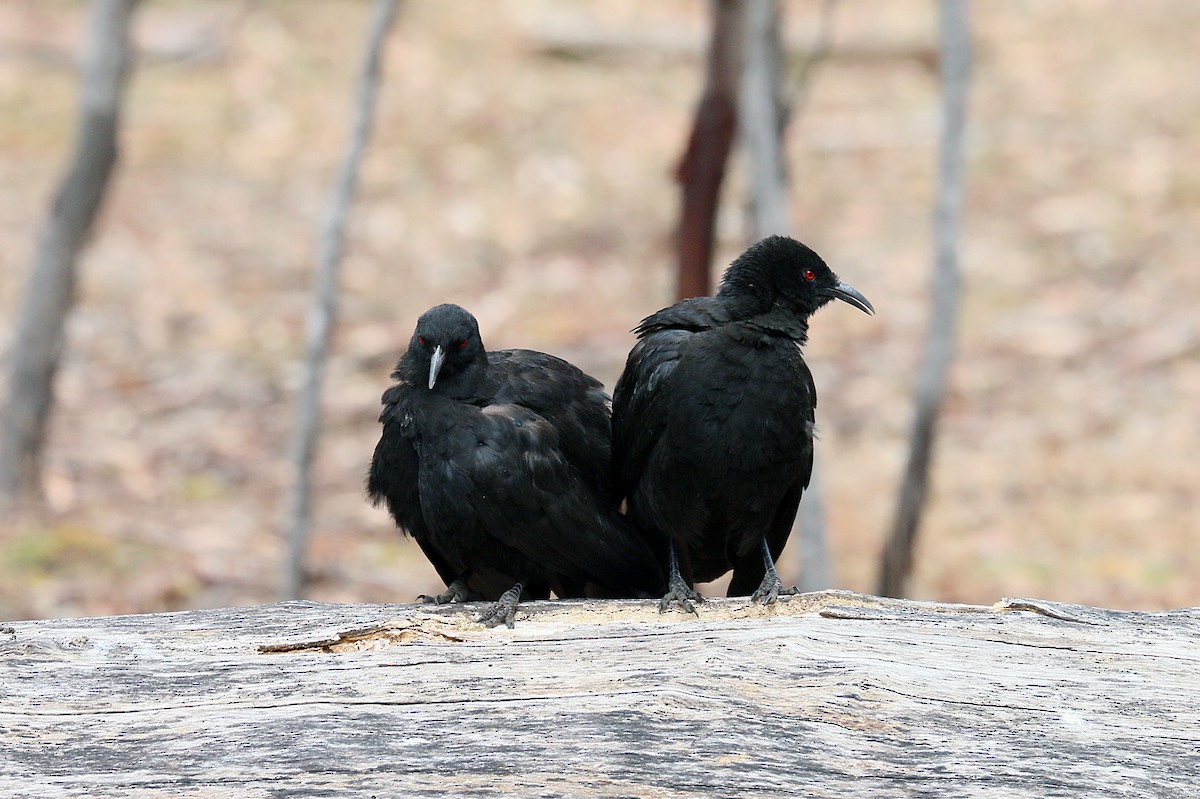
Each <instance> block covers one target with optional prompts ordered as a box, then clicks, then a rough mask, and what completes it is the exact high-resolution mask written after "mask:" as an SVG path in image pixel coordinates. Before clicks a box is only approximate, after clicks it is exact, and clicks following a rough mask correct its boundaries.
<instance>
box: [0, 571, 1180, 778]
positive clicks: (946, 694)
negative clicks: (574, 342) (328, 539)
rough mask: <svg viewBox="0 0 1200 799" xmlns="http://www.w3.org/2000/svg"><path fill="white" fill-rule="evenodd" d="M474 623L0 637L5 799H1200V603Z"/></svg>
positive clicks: (1032, 603) (377, 608) (612, 608)
mask: <svg viewBox="0 0 1200 799" xmlns="http://www.w3.org/2000/svg"><path fill="white" fill-rule="evenodd" d="M476 615H478V606H465V607H460V606H454V607H431V606H420V605H326V604H317V603H309V602H285V603H282V604H277V605H267V606H260V607H249V608H230V609H224V610H201V611H189V612H183V613H159V614H150V615H141V616H117V617H107V618H87V619H55V620H44V621H22V622H10V623H7V624H4V625H0V741H2V749H0V796H5V797H50V796H53V797H60V796H88V797H101V796H102V797H150V796H172V797H226V796H236V797H285V796H286V797H317V796H322V797H324V796H338V797H349V796H388V797H393V796H431V797H432V796H439V797H442V796H445V797H469V796H505V797H533V796H538V797H549V796H571V797H576V796H578V797H629V796H639V797H640V796H653V797H701V796H703V797H708V796H714V797H716V796H720V797H732V796H737V797H742V796H745V797H750V796H753V797H785V796H786V797H838V799H855V798H856V797H872V799H887V798H888V797H913V796H917V797H939V798H944V797H974V796H979V797H985V796H986V797H1030V798H1031V799H1032V798H1034V797H1036V798H1037V799H1045V797H1072V799H1075V798H1076V797H1085V796H1086V797H1110V796H1111V797H1117V796H1120V797H1195V796H1200V608H1193V609H1190V610H1177V611H1168V612H1161V613H1134V612H1122V611H1115V610H1103V609H1099V608H1091V607H1085V606H1078V605H1066V604H1060V603H1053V602H1045V601H1040V600H1018V599H1006V600H1002V601H1001V602H999V603H997V604H996V605H995V606H992V607H986V606H973V605H946V604H933V603H925V602H913V601H901V600H887V599H880V598H876V597H869V596H863V595H859V594H853V593H849V592H839V591H827V592H820V593H813V594H803V595H800V596H797V597H790V598H787V599H783V600H781V601H780V602H779V603H778V604H776V605H774V606H772V607H767V608H762V607H757V606H754V605H751V604H749V603H748V602H746V601H745V600H738V599H719V600H709V601H708V602H706V603H705V604H704V605H703V606H701V607H700V609H699V617H694V616H688V615H685V614H683V613H681V612H670V613H667V614H663V615H661V616H660V615H659V614H658V613H657V612H656V607H655V603H653V602H641V601H620V602H612V601H609V602H593V601H579V602H574V601H572V602H531V603H527V604H525V605H523V606H522V611H521V612H520V613H519V615H518V621H517V625H516V629H514V630H506V629H503V628H501V629H495V630H488V629H484V628H483V627H481V626H480V625H478V624H475V623H474V621H473V619H474V618H475V616H476Z"/></svg>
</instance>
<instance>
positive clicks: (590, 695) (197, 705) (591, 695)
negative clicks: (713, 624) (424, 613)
mask: <svg viewBox="0 0 1200 799" xmlns="http://www.w3.org/2000/svg"><path fill="white" fill-rule="evenodd" d="M622 696H652V697H654V698H656V699H662V698H664V697H673V698H677V699H686V700H688V701H705V702H717V703H727V702H728V700H727V699H725V698H722V697H714V696H708V695H707V694H700V693H693V692H690V691H680V690H678V689H664V688H658V687H655V688H637V689H633V690H627V691H585V692H576V693H569V694H538V695H534V696H476V697H466V698H458V699H454V698H448V699H421V700H416V699H413V700H407V699H405V700H402V699H395V700H388V699H295V700H291V701H285V702H255V701H244V702H238V701H228V700H225V701H220V702H192V703H181V704H177V705H155V706H153V707H125V708H95V709H75V710H44V711H38V710H23V711H22V710H3V709H0V716H15V717H17V718H21V717H28V718H77V717H79V716H100V717H103V716H130V715H138V714H142V713H169V712H174V711H178V710H206V709H219V710H221V711H222V712H224V711H229V710H278V709H280V708H285V707H369V706H379V707H428V706H436V705H468V706H472V705H478V704H481V703H482V704H489V705H505V704H522V703H526V702H562V701H564V700H568V701H569V700H572V699H578V700H581V701H586V702H589V703H591V702H594V701H595V699H596V698H597V697H610V698H615V697H622Z"/></svg>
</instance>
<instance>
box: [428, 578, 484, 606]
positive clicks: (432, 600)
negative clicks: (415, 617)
mask: <svg viewBox="0 0 1200 799" xmlns="http://www.w3.org/2000/svg"><path fill="white" fill-rule="evenodd" d="M474 598H478V595H477V594H472V593H471V590H470V589H468V588H467V583H466V582H465V581H464V580H455V581H454V582H452V583H450V585H448V586H446V590H445V592H444V593H441V594H438V595H437V596H430V595H429V594H421V595H420V596H419V597H417V601H418V602H424V603H426V604H430V605H449V604H451V603H453V602H460V603H461V602H470V601H471V600H472V599H474Z"/></svg>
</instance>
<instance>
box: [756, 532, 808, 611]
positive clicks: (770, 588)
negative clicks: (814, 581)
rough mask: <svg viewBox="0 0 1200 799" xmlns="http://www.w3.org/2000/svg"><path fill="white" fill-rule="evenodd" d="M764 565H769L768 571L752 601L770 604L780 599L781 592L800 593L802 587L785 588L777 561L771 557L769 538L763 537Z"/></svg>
mask: <svg viewBox="0 0 1200 799" xmlns="http://www.w3.org/2000/svg"><path fill="white" fill-rule="evenodd" d="M762 553H763V565H764V566H766V567H767V573H766V574H764V575H763V580H762V582H761V583H760V584H759V586H758V588H757V589H755V591H754V593H753V594H751V595H750V601H751V602H753V603H754V604H756V605H757V604H758V603H760V602H761V603H762V604H764V605H770V604H771V603H772V602H774V601H775V600H776V599H779V596H780V595H781V594H798V593H800V589H799V588H797V587H796V586H794V585H793V586H792V587H791V588H784V587H783V581H781V580H780V579H779V572H777V571H775V561H774V560H773V559H772V558H771V548H770V547H769V546H767V539H765V538H764V539H762Z"/></svg>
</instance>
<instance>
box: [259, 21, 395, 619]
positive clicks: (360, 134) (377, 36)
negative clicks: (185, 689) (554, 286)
mask: <svg viewBox="0 0 1200 799" xmlns="http://www.w3.org/2000/svg"><path fill="white" fill-rule="evenodd" d="M396 6H397V2H396V0H376V3H375V10H374V13H373V14H372V16H371V20H370V25H369V28H368V32H367V53H366V57H365V58H364V59H363V64H362V70H361V72H360V74H359V80H358V96H357V100H356V103H355V111H354V113H355V118H354V129H353V131H352V133H351V137H350V143H349V148H348V149H347V151H346V155H345V157H344V159H343V160H342V165H341V168H340V171H339V172H338V176H337V181H336V182H335V184H334V186H333V190H332V192H331V194H330V197H329V206H328V208H327V209H326V213H325V218H324V221H323V223H322V225H321V250H320V254H319V260H318V263H317V273H316V279H315V281H314V284H313V295H312V306H311V307H310V308H309V313H308V325H307V355H306V357H305V362H304V384H303V386H302V387H301V389H300V395H299V398H298V399H299V403H298V410H297V414H296V425H295V429H294V437H293V439H292V463H293V466H294V469H295V482H294V483H293V485H292V491H291V495H290V496H289V498H288V506H287V525H288V532H287V540H288V558H287V564H286V569H285V574H284V590H283V594H284V596H285V597H286V598H289V599H297V598H299V597H300V596H301V595H302V594H303V593H304V584H305V576H306V575H305V568H304V555H305V550H306V548H307V544H308V532H309V528H310V526H311V516H312V463H313V457H314V455H315V453H316V447H317V436H318V433H319V431H320V426H321V409H320V406H321V386H322V383H323V381H324V378H325V366H326V362H327V360H328V355H329V341H330V338H331V335H332V331H333V326H334V323H335V321H336V319H337V299H338V297H337V294H338V272H339V269H340V267H341V262H342V245H343V242H344V239H345V229H346V217H347V215H348V214H349V210H350V203H351V201H352V199H353V197H354V191H355V188H356V187H357V185H358V176H359V167H360V164H361V163H362V157H363V152H364V150H365V149H366V146H367V141H368V139H369V138H370V135H371V126H372V122H373V121H374V116H375V101H376V97H377V95H378V93H379V83H380V72H381V62H382V55H383V46H384V42H385V41H386V39H387V35H388V31H389V30H390V29H391V26H392V20H393V19H394V18H395V15H396Z"/></svg>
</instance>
